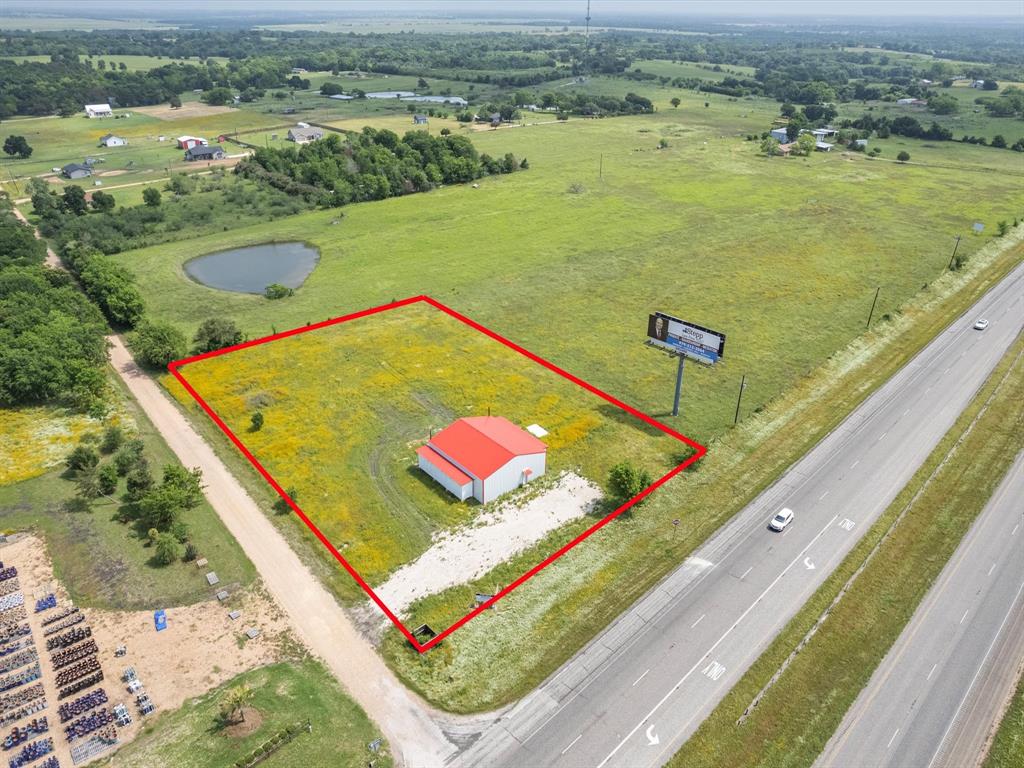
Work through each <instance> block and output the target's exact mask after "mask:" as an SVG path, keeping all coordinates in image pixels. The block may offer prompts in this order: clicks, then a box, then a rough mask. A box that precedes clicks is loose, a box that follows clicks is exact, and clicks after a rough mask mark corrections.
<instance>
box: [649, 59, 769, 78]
mask: <svg viewBox="0 0 1024 768" xmlns="http://www.w3.org/2000/svg"><path fill="white" fill-rule="evenodd" d="M714 66H715V65H714V64H707V63H705V64H700V63H697V62H695V61H669V60H668V59H639V60H637V61H634V62H633V63H632V64H631V65H630V66H629V69H630V71H636V70H638V69H639V70H641V71H642V72H649V73H651V74H652V75H658V76H660V77H699V78H700V79H701V80H724V79H725V78H726V77H729V76H730V75H732V76H734V77H753V76H754V68H753V67H744V66H742V65H740V64H726V65H724V66H722V68H721V71H720V72H715V71H714V70H713V69H712V68H713V67H714Z"/></svg>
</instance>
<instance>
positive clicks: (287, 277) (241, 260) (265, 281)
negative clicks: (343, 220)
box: [185, 242, 320, 293]
mask: <svg viewBox="0 0 1024 768" xmlns="http://www.w3.org/2000/svg"><path fill="white" fill-rule="evenodd" d="M318 261H320V252H319V251H318V250H317V249H316V248H312V247H310V246H308V245H306V244H305V243H298V242H295V243H263V244H262V245H249V246H246V247H244V248H233V249H231V250H230V251H218V252H217V253H209V254H207V255H206V256H199V257H198V258H195V259H191V260H189V261H186V262H185V274H187V275H188V276H189V277H191V278H192V279H193V280H195V281H196V282H197V283H202V284H203V285H205V286H208V287H210V288H219V289H220V290H222V291H234V292H236V293H263V291H264V289H265V288H266V287H267V286H268V285H270V284H271V283H280V284H281V285H286V286H288V287H289V288H298V287H299V286H300V285H302V284H303V283H304V282H305V281H306V278H307V277H309V273H310V272H312V271H313V268H314V267H316V265H317V262H318Z"/></svg>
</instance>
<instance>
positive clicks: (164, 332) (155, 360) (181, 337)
mask: <svg viewBox="0 0 1024 768" xmlns="http://www.w3.org/2000/svg"><path fill="white" fill-rule="evenodd" d="M128 343H129V344H130V345H131V348H132V351H133V352H134V353H135V356H136V357H137V358H138V359H139V360H140V361H141V362H143V363H144V364H146V365H149V366H152V367H154V368H166V367H167V364H168V363H170V362H171V361H172V360H177V359H179V358H181V357H184V356H185V354H186V352H187V350H188V341H186V339H185V334H183V333H182V332H181V331H179V330H178V329H177V328H175V327H174V326H173V325H170V324H169V323H160V322H154V321H152V320H146V321H144V322H142V323H140V324H139V327H138V329H137V330H136V331H135V332H134V333H132V334H131V335H130V336H129V338H128Z"/></svg>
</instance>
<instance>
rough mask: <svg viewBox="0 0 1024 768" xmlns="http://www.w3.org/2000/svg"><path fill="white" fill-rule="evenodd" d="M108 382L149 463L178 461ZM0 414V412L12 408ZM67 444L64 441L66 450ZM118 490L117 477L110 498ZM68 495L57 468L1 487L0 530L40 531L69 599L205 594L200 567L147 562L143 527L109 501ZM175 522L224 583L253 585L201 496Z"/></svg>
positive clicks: (112, 605)
mask: <svg viewBox="0 0 1024 768" xmlns="http://www.w3.org/2000/svg"><path fill="white" fill-rule="evenodd" d="M109 380H110V385H111V392H112V398H111V400H112V404H113V406H114V412H115V414H116V415H117V423H119V424H121V425H122V426H123V427H124V428H125V430H126V431H137V432H138V436H139V437H140V438H142V440H143V441H144V442H145V444H146V451H145V455H146V457H147V459H148V460H149V465H150V467H151V468H152V469H153V472H154V474H155V475H156V476H157V477H159V475H160V471H161V470H162V468H163V466H164V465H165V464H172V463H173V464H176V463H178V461H177V458H176V457H175V456H174V454H173V453H172V452H171V450H170V449H169V448H168V447H167V444H166V443H165V442H164V441H163V439H162V438H161V437H160V435H159V433H158V432H157V431H156V429H155V428H154V427H153V425H152V424H151V423H150V422H149V420H148V419H147V418H146V416H145V414H144V413H143V412H142V411H141V410H140V409H139V407H138V406H137V405H136V404H135V401H134V400H132V399H131V398H130V397H129V396H128V393H127V391H126V390H125V389H124V388H123V386H122V385H121V383H120V380H119V379H117V378H116V377H115V376H114V375H113V373H112V372H111V375H110V376H109ZM2 413H3V414H4V416H5V417H6V415H7V414H9V413H11V412H10V411H7V410H4V411H3V412H2ZM39 424H40V428H41V429H49V428H51V427H50V425H51V424H53V417H52V416H48V415H47V414H41V415H40V417H39ZM92 426H93V429H91V430H89V431H91V432H93V433H94V435H96V436H98V435H99V434H100V432H102V425H100V424H99V423H95V424H93V425H92ZM82 434H84V433H82ZM70 448H71V446H67V450H66V451H65V453H66V452H67V451H70ZM109 460H110V459H109V457H107V458H105V459H104V461H109ZM124 490H125V486H124V480H123V479H122V480H121V481H120V483H119V487H118V490H117V493H116V496H117V497H119V496H120V494H122V493H123V492H124ZM75 493H76V486H75V482H74V480H73V479H72V478H70V477H69V476H68V475H67V474H66V472H65V471H64V468H63V466H60V467H57V468H51V469H49V470H48V471H46V472H45V473H44V474H41V475H38V476H36V477H32V478H31V479H27V480H23V481H22V482H18V483H13V484H11V485H0V528H2V529H3V530H4V531H5V532H10V531H23V530H35V531H37V532H39V533H41V534H42V535H43V538H44V539H45V541H46V546H47V549H48V551H49V554H50V557H51V558H52V560H53V565H54V571H55V573H56V575H57V577H58V578H59V579H60V580H61V582H62V583H63V584H64V586H65V587H67V589H68V591H69V592H70V593H71V597H72V599H73V600H74V601H75V602H76V603H79V604H81V605H88V606H95V607H98V608H106V609H113V610H142V609H154V608H161V607H166V606H171V605H186V604H190V603H195V602H200V601H203V600H209V599H211V597H212V592H211V590H210V588H209V585H208V584H207V583H206V579H205V578H204V577H203V572H202V571H200V570H199V569H197V568H196V567H195V565H194V564H193V563H185V562H180V561H179V562H176V563H173V564H171V565H168V566H158V565H156V564H155V563H154V561H153V551H152V549H151V548H149V547H148V546H146V545H145V544H144V541H143V539H144V536H145V532H140V531H137V530H136V529H135V527H133V526H132V525H126V524H124V523H121V522H119V521H118V520H117V519H116V517H115V515H116V513H117V508H118V504H117V503H116V501H112V500H108V499H106V498H100V499H99V500H97V501H96V502H94V503H93V505H92V508H91V511H70V510H69V509H68V508H67V507H66V503H67V502H68V501H69V500H71V499H72V497H74V496H75ZM182 519H183V520H184V521H185V523H186V524H187V525H188V527H189V529H190V532H191V536H192V540H193V541H194V542H195V543H196V545H197V546H198V548H199V551H200V556H201V557H206V558H207V559H208V560H209V561H210V564H211V568H214V569H216V571H217V574H218V575H219V576H220V578H221V581H222V582H223V583H225V584H227V585H235V587H234V588H237V587H243V586H246V585H248V584H250V583H251V582H252V580H253V578H254V576H255V571H254V569H253V567H252V564H251V563H250V562H249V560H248V559H247V558H246V557H245V555H244V554H243V552H242V550H241V548H240V547H239V546H238V543H237V542H236V541H235V539H234V538H233V537H232V536H231V535H230V534H229V533H228V531H227V529H226V528H225V527H224V525H223V524H222V523H221V521H220V518H218V517H217V515H216V513H215V512H214V511H213V509H212V508H211V507H210V505H209V504H208V503H207V502H206V500H205V499H204V500H203V501H202V503H201V504H200V505H199V506H198V507H196V508H195V509H192V510H188V511H187V512H185V513H184V515H183V518H182Z"/></svg>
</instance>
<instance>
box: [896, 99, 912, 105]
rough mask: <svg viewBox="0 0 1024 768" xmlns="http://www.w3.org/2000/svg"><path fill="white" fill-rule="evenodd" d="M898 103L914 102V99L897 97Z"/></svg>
mask: <svg viewBox="0 0 1024 768" xmlns="http://www.w3.org/2000/svg"><path fill="white" fill-rule="evenodd" d="M896 103H897V104H913V103H914V99H896Z"/></svg>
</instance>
